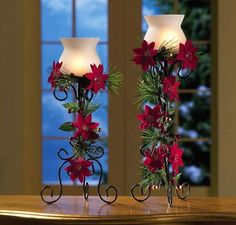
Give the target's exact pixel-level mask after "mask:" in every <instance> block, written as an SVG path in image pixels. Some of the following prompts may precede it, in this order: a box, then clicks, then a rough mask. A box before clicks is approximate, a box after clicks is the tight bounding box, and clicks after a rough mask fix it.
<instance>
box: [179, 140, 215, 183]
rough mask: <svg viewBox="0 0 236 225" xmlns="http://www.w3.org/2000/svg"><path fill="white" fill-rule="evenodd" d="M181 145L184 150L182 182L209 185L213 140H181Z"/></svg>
mask: <svg viewBox="0 0 236 225" xmlns="http://www.w3.org/2000/svg"><path fill="white" fill-rule="evenodd" d="M180 146H181V147H182V148H183V150H184V155H183V160H184V167H183V168H182V171H181V172H182V173H183V176H182V177H181V179H182V182H184V181H188V182H190V183H191V184H192V185H209V184H210V147H211V142H210V141H208V142H203V141H197V142H183V143H181V142H180Z"/></svg>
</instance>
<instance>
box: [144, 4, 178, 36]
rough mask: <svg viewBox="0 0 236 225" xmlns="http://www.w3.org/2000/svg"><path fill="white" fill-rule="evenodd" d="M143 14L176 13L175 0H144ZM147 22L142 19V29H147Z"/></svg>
mask: <svg viewBox="0 0 236 225" xmlns="http://www.w3.org/2000/svg"><path fill="white" fill-rule="evenodd" d="M142 4H143V6H142V15H143V16H149V15H157V14H168V13H174V8H173V6H174V0H143V2H142ZM147 27H148V26H147V23H146V22H145V20H144V18H143V20H142V31H143V32H146V31H147Z"/></svg>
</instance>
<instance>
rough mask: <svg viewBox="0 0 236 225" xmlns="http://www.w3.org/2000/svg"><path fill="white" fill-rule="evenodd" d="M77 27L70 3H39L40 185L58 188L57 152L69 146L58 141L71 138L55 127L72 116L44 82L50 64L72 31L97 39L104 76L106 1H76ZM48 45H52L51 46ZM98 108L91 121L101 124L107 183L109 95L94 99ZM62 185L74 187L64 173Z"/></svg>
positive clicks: (68, 0)
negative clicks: (60, 42) (98, 105)
mask: <svg viewBox="0 0 236 225" xmlns="http://www.w3.org/2000/svg"><path fill="white" fill-rule="evenodd" d="M75 1H76V8H75V9H74V10H75V12H76V15H75V17H76V23H74V24H73V23H72V21H73V18H72V0H41V4H42V12H41V13H42V28H41V29H42V88H43V90H44V91H43V92H42V134H43V140H42V142H43V165H42V172H43V183H47V184H58V178H57V171H58V168H59V166H60V164H61V160H60V159H58V158H57V151H58V150H59V149H60V148H61V147H67V149H68V150H71V147H70V146H68V141H67V140H61V138H63V137H70V136H72V135H73V134H72V133H67V132H63V131H60V130H59V129H58V127H59V126H60V125H61V124H62V123H64V122H66V121H73V120H74V115H73V114H68V113H67V112H66V110H65V109H64V107H63V106H62V104H63V103H64V102H60V101H58V100H56V99H55V98H54V96H53V93H52V92H51V91H49V90H50V88H51V87H50V84H49V83H48V82H47V80H48V76H49V73H50V66H51V65H52V62H53V61H54V60H55V61H58V59H59V57H60V55H61V53H62V50H63V46H62V45H61V44H59V43H58V41H59V39H60V38H62V37H71V35H72V30H73V29H74V28H75V29H76V31H77V34H78V37H93V36H98V37H100V41H103V42H102V43H99V44H98V46H97V52H98V54H99V56H100V58H101V62H102V63H103V64H104V69H105V72H107V69H108V45H107V40H108V38H107V35H108V31H107V29H108V23H107V20H108V18H107V5H108V1H107V0H75ZM50 41H51V42H50ZM72 99H73V96H72V95H71V93H69V98H68V99H67V100H66V101H65V102H68V101H72ZM96 101H99V102H100V104H101V108H100V109H99V110H98V111H97V112H95V113H94V121H97V122H99V123H100V126H101V128H102V131H101V140H100V141H99V144H101V146H102V147H104V151H105V153H104V155H103V157H102V158H101V159H99V161H100V163H101V164H102V166H103V172H104V177H103V182H107V173H108V162H107V160H108V149H107V138H108V118H107V117H108V112H107V109H108V94H107V92H102V93H99V94H98V96H96ZM95 169H96V173H95V175H94V176H92V177H90V178H89V179H88V180H89V181H90V184H95V183H96V182H98V178H99V176H98V175H96V174H98V171H99V170H98V169H99V166H98V165H97V166H96V165H95ZM63 174H64V175H63V176H62V180H63V182H64V183H66V184H68V185H71V184H73V183H72V182H71V181H70V179H69V178H68V176H67V174H65V173H63Z"/></svg>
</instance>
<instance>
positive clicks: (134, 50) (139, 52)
mask: <svg viewBox="0 0 236 225" xmlns="http://www.w3.org/2000/svg"><path fill="white" fill-rule="evenodd" d="M133 52H134V53H135V54H137V55H143V54H144V51H143V49H142V48H135V49H133Z"/></svg>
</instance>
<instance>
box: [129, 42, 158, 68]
mask: <svg viewBox="0 0 236 225" xmlns="http://www.w3.org/2000/svg"><path fill="white" fill-rule="evenodd" d="M154 46H155V42H151V43H150V44H148V43H147V42H146V41H145V40H144V41H143V43H142V47H141V48H135V49H133V51H134V53H135V54H136V56H135V57H134V58H133V62H134V63H135V64H140V65H141V66H142V68H143V70H144V71H147V70H148V67H149V66H155V65H156V62H155V60H154V56H156V55H157V50H156V49H154Z"/></svg>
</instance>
